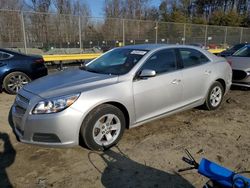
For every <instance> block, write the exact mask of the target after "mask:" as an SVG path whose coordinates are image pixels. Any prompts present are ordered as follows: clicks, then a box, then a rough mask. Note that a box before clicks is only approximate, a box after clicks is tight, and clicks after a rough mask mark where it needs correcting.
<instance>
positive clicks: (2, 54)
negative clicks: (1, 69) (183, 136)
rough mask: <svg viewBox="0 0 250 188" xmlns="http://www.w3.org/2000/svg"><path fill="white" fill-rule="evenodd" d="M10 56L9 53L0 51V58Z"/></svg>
mask: <svg viewBox="0 0 250 188" xmlns="http://www.w3.org/2000/svg"><path fill="white" fill-rule="evenodd" d="M10 57H11V55H10V54H7V53H5V52H1V51H0V60H5V59H8V58H10Z"/></svg>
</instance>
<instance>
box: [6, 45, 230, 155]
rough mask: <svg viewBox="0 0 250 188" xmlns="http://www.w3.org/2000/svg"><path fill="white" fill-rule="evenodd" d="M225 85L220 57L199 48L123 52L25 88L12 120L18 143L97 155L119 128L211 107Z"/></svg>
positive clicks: (132, 48)
mask: <svg viewBox="0 0 250 188" xmlns="http://www.w3.org/2000/svg"><path fill="white" fill-rule="evenodd" d="M231 79H232V69H231V67H230V65H229V63H228V62H227V61H226V60H225V59H224V58H221V57H217V56H215V55H213V54H211V53H209V52H208V51H206V50H203V49H201V48H198V47H193V46H185V45H163V44H161V45H160V44H158V45H156V44H155V45H153V44H152V45H149V44H145V45H131V46H125V47H121V48H115V49H113V50H110V51H109V52H107V53H105V54H104V55H102V56H101V57H99V58H97V59H95V60H92V61H91V62H89V63H87V64H86V65H85V66H84V67H82V68H80V69H77V70H68V71H64V72H59V73H57V74H53V75H49V76H46V77H44V78H41V79H38V80H36V81H34V82H32V83H30V84H28V85H25V86H24V87H23V88H22V89H21V90H20V91H19V93H18V95H17V97H16V100H15V102H14V104H13V106H12V111H11V113H12V119H13V123H14V126H15V132H16V134H17V135H18V137H19V138H20V140H21V141H22V142H25V143H32V144H41V145H52V146H72V145H76V144H78V141H79V140H80V139H82V140H83V141H84V143H85V145H86V146H87V147H88V148H90V149H93V150H103V149H105V148H109V147H111V146H113V145H114V144H116V143H117V142H118V141H119V139H120V138H121V136H122V134H123V132H124V129H125V128H132V127H136V126H138V125H141V124H143V123H146V122H149V121H151V120H154V119H157V118H161V117H164V116H166V115H171V114H173V113H176V112H179V111H183V110H186V109H190V108H193V107H196V106H200V105H204V106H205V107H206V108H207V109H208V110H215V109H217V108H218V107H219V106H220V104H221V102H222V99H223V96H224V95H225V94H226V93H227V91H228V90H229V88H230V86H231Z"/></svg>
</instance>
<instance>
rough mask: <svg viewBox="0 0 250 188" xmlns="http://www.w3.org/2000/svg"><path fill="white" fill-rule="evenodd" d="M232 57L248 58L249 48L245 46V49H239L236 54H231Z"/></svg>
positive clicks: (249, 55)
mask: <svg viewBox="0 0 250 188" xmlns="http://www.w3.org/2000/svg"><path fill="white" fill-rule="evenodd" d="M233 56H238V57H250V47H249V46H245V47H243V48H241V49H240V50H238V51H237V52H235V53H234V54H233Z"/></svg>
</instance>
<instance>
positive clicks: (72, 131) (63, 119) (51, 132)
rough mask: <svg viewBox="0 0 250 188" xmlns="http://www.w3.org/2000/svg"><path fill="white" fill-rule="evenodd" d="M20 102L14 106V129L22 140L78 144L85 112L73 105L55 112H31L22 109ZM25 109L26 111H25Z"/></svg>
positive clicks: (52, 143) (67, 144)
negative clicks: (74, 107) (34, 113)
mask: <svg viewBox="0 0 250 188" xmlns="http://www.w3.org/2000/svg"><path fill="white" fill-rule="evenodd" d="M20 108H22V107H20V102H17V101H16V102H15V103H14V105H13V106H12V109H11V113H12V121H13V125H14V131H15V133H16V135H17V136H18V138H19V139H20V141H21V142H24V143H29V144H38V145H45V146H74V145H78V141H79V130H80V127H81V124H82V118H83V114H82V113H81V112H79V111H78V110H75V109H73V108H71V107H69V108H67V109H65V110H64V111H62V112H59V113H54V114H41V115H33V114H31V113H30V112H31V109H29V107H27V109H26V110H24V109H21V110H20ZM24 111H25V112H24Z"/></svg>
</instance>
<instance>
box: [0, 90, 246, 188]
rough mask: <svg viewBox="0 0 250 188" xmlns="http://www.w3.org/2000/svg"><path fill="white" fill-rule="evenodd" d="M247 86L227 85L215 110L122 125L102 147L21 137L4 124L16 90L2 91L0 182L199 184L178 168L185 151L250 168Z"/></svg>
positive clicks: (201, 180) (196, 177)
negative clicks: (112, 143)
mask: <svg viewBox="0 0 250 188" xmlns="http://www.w3.org/2000/svg"><path fill="white" fill-rule="evenodd" d="M249 96H250V95H249V90H248V91H244V90H240V89H234V90H231V91H230V92H229V93H228V94H227V95H226V96H225V99H224V102H223V104H222V106H221V107H220V108H219V109H218V110H216V111H210V112H209V111H204V110H200V109H192V110H188V111H185V112H182V113H178V114H176V115H173V116H170V117H167V118H163V119H160V120H157V121H153V122H151V123H147V124H145V125H142V126H140V127H137V128H134V129H130V130H126V131H125V134H124V136H123V138H122V140H121V141H120V142H119V144H118V145H117V146H116V147H114V148H112V149H111V150H110V151H107V152H105V153H102V152H92V151H89V150H87V149H85V148H82V147H80V146H77V147H74V148H61V149H58V148H45V147H39V146H34V145H27V144H23V143H19V142H18V141H17V140H16V138H15V136H14V134H13V133H12V130H11V128H10V126H9V123H8V112H9V109H10V106H11V104H12V103H13V100H14V96H10V95H7V94H5V93H2V94H0V187H1V188H2V187H8V186H13V187H25V188H26V187H111V188H112V187H120V188H121V187H202V185H203V184H204V183H205V182H206V181H207V179H206V178H204V177H202V176H200V175H199V174H197V173H196V171H195V170H194V171H188V172H183V173H177V170H178V169H180V168H183V167H186V166H187V165H186V164H184V163H183V162H182V161H181V158H182V156H183V155H184V151H183V150H184V149H185V148H186V149H188V150H189V151H190V152H191V153H192V154H193V155H194V157H195V158H196V159H197V160H198V161H199V160H200V159H201V158H202V157H206V158H208V159H211V160H214V161H215V162H218V163H220V164H222V165H225V166H227V167H228V168H231V169H234V170H236V171H241V170H247V169H248V170H250V160H249V154H250V136H249V135H250V113H249V112H250V97H249Z"/></svg>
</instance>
